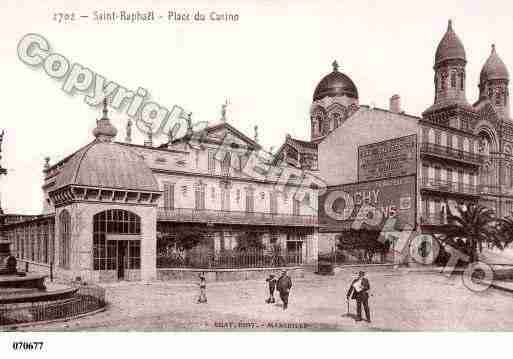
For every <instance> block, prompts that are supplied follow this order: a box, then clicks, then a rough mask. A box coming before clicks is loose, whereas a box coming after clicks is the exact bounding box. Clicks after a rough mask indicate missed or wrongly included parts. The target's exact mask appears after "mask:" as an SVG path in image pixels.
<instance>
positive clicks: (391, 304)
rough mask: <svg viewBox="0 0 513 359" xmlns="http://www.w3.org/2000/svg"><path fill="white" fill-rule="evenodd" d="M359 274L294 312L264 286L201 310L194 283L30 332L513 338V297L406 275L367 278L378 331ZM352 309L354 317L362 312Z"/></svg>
mask: <svg viewBox="0 0 513 359" xmlns="http://www.w3.org/2000/svg"><path fill="white" fill-rule="evenodd" d="M354 271H355V269H352V270H344V271H342V272H340V273H338V274H337V275H336V276H328V277H322V276H317V275H314V274H310V273H308V274H306V275H305V277H304V278H298V279H295V280H294V285H293V288H292V291H291V297H290V307H289V309H288V310H287V311H283V310H282V308H281V302H280V301H279V300H277V302H278V303H280V304H275V305H273V304H266V303H265V302H264V300H265V298H266V294H267V290H266V283H265V281H264V278H262V280H261V281H241V282H217V283H208V288H207V295H208V304H196V296H197V294H198V288H197V286H196V284H195V283H183V282H154V283H151V284H142V283H127V282H125V283H115V284H110V285H107V299H108V301H109V303H110V304H109V307H108V309H107V310H106V311H105V312H103V313H99V314H96V315H94V316H90V317H85V318H80V319H77V320H73V321H69V322H65V323H53V324H50V325H46V326H36V327H32V328H25V329H26V330H229V329H230V328H231V329H237V330H241V329H253V330H254V329H256V330H283V329H284V327H288V328H289V329H294V330H302V329H307V330H315V329H324V330H392V331H395V330H409V331H412V330H413V331H416V330H511V329H513V305H512V304H513V295H511V294H507V293H503V292H500V291H498V290H494V289H490V290H488V291H486V292H485V293H475V292H472V291H470V290H468V289H467V288H466V287H465V286H464V285H463V283H462V282H461V279H460V278H459V277H454V278H450V279H449V278H446V277H444V276H442V275H441V274H436V273H406V272H405V271H401V270H392V269H377V268H376V269H374V270H372V271H368V273H367V277H368V278H369V280H370V283H371V298H370V305H371V312H372V317H373V318H372V320H373V321H372V323H371V324H368V323H366V322H359V323H357V322H355V321H354V319H353V318H352V317H350V316H347V307H346V302H345V295H346V290H347V286H348V285H349V283H350V279H351V278H352V276H354ZM355 307H356V305H355V303H354V302H351V312H352V313H354V312H355Z"/></svg>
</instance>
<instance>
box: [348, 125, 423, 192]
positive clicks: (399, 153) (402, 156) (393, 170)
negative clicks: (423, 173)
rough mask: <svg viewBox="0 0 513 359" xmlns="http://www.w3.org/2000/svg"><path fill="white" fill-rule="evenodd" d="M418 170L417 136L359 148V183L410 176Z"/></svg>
mask: <svg viewBox="0 0 513 359" xmlns="http://www.w3.org/2000/svg"><path fill="white" fill-rule="evenodd" d="M416 170H417V135H409V136H404V137H399V138H394V139H391V140H387V141H383V142H377V143H371V144H368V145H364V146H358V181H359V182H362V181H374V180H379V179H383V178H391V177H399V176H408V175H412V174H415V173H416Z"/></svg>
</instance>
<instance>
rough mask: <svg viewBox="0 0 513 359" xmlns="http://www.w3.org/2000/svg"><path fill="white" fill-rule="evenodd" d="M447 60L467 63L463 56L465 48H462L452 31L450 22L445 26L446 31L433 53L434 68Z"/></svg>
mask: <svg viewBox="0 0 513 359" xmlns="http://www.w3.org/2000/svg"><path fill="white" fill-rule="evenodd" d="M447 60H463V61H465V62H466V61H467V57H466V55H465V48H464V47H463V43H462V42H461V40H460V38H459V37H458V35H456V33H455V32H454V30H453V29H452V21H451V20H449V23H448V25H447V31H446V32H445V35H444V37H443V38H442V40H441V41H440V43H439V44H438V47H437V49H436V53H435V67H436V66H437V65H439V64H440V63H441V62H444V61H447Z"/></svg>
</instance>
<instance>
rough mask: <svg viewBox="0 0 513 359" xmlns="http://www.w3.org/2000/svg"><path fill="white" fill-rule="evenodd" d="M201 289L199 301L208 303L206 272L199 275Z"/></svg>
mask: <svg viewBox="0 0 513 359" xmlns="http://www.w3.org/2000/svg"><path fill="white" fill-rule="evenodd" d="M199 280H200V281H199V289H200V294H199V297H198V303H206V302H207V280H206V279H205V274H204V273H203V274H200V276H199Z"/></svg>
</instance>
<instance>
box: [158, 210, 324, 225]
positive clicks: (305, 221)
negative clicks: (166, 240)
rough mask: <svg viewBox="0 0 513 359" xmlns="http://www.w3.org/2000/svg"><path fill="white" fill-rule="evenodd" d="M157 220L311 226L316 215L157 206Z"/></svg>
mask: <svg viewBox="0 0 513 359" xmlns="http://www.w3.org/2000/svg"><path fill="white" fill-rule="evenodd" d="M158 220H159V221H172V222H196V223H223V224H250V225H272V226H298V227H313V226H317V225H318V220H317V216H314V215H293V214H273V213H265V212H243V211H221V210H212V209H203V210H200V209H191V208H163V207H161V208H159V209H158Z"/></svg>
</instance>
